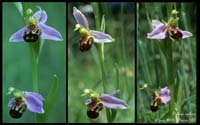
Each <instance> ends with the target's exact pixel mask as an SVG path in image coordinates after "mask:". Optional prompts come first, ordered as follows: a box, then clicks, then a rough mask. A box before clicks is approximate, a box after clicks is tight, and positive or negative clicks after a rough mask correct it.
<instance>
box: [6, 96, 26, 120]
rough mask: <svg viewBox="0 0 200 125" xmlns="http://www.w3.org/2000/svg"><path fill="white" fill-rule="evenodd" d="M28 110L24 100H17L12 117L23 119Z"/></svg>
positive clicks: (11, 112)
mask: <svg viewBox="0 0 200 125" xmlns="http://www.w3.org/2000/svg"><path fill="white" fill-rule="evenodd" d="M26 108H27V105H26V103H25V102H24V101H23V100H22V98H15V103H13V105H12V106H11V108H10V112H9V113H10V116H11V117H12V118H16V119H18V118H21V117H22V115H23V113H24V112H25V110H26Z"/></svg>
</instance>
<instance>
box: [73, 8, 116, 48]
mask: <svg viewBox="0 0 200 125" xmlns="http://www.w3.org/2000/svg"><path fill="white" fill-rule="evenodd" d="M73 15H74V18H75V20H76V22H77V24H76V26H75V31H76V30H79V32H80V34H81V37H82V38H81V40H80V50H81V51H87V50H89V49H90V48H91V46H92V44H93V43H94V42H95V43H109V42H113V41H114V39H113V38H112V37H111V36H110V35H109V34H106V33H103V32H100V31H96V30H90V29H89V24H88V20H87V18H86V17H85V15H84V14H83V13H82V12H81V11H80V10H78V9H77V8H76V7H74V8H73Z"/></svg>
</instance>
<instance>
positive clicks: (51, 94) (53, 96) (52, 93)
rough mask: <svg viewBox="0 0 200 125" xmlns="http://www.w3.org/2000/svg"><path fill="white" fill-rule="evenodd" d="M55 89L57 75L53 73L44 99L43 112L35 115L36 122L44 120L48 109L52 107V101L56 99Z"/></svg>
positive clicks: (56, 88) (56, 87)
mask: <svg viewBox="0 0 200 125" xmlns="http://www.w3.org/2000/svg"><path fill="white" fill-rule="evenodd" d="M57 91H58V77H57V75H54V80H53V84H52V87H51V89H50V91H49V94H48V96H47V98H46V99H45V100H44V114H42V115H39V114H38V115H37V122H39V123H41V122H45V121H46V118H47V116H48V113H49V110H50V109H51V108H52V106H53V104H54V101H55V100H56V95H57Z"/></svg>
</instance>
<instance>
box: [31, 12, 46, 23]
mask: <svg viewBox="0 0 200 125" xmlns="http://www.w3.org/2000/svg"><path fill="white" fill-rule="evenodd" d="M34 17H35V19H36V20H38V21H39V22H40V23H45V22H46V21H47V13H46V12H45V11H44V10H39V11H37V12H35V13H34Z"/></svg>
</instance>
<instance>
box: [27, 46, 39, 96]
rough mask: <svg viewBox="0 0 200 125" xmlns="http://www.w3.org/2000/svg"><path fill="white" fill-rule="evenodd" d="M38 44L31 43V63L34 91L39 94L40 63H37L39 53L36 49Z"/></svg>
mask: <svg viewBox="0 0 200 125" xmlns="http://www.w3.org/2000/svg"><path fill="white" fill-rule="evenodd" d="M36 45H38V44H35V43H30V44H29V48H30V54H31V63H32V80H33V91H34V92H37V93H39V89H38V63H37V52H36V51H35V47H36Z"/></svg>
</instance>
